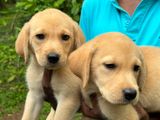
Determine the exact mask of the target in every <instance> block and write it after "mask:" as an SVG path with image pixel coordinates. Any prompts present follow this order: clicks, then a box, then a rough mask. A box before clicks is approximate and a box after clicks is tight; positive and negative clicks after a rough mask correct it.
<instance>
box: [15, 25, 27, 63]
mask: <svg viewBox="0 0 160 120" xmlns="http://www.w3.org/2000/svg"><path fill="white" fill-rule="evenodd" d="M28 42H29V23H25V25H24V26H23V27H22V29H21V31H20V33H19V34H18V37H17V40H16V44H15V48H16V52H17V54H19V55H20V56H22V57H24V59H25V63H27V61H28V56H29V52H28Z"/></svg>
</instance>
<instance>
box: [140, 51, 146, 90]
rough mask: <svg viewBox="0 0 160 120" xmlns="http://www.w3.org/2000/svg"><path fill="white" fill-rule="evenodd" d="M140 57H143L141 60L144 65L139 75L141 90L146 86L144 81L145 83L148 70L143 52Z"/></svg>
mask: <svg viewBox="0 0 160 120" xmlns="http://www.w3.org/2000/svg"><path fill="white" fill-rule="evenodd" d="M140 59H141V62H142V66H141V70H140V74H139V76H138V86H139V90H140V91H141V90H142V89H143V86H144V83H145V79H146V74H147V70H146V64H145V60H144V57H143V55H142V54H141V58H140Z"/></svg>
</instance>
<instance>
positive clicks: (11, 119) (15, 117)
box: [2, 106, 23, 120]
mask: <svg viewBox="0 0 160 120" xmlns="http://www.w3.org/2000/svg"><path fill="white" fill-rule="evenodd" d="M22 113H23V106H22V107H21V108H20V111H19V112H16V113H13V114H5V115H4V116H3V117H2V120H20V119H21V117H22Z"/></svg>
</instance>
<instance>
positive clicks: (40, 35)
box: [36, 34, 45, 40]
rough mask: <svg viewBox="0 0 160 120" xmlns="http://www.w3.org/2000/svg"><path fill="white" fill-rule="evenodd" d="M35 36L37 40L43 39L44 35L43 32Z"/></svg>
mask: <svg viewBox="0 0 160 120" xmlns="http://www.w3.org/2000/svg"><path fill="white" fill-rule="evenodd" d="M36 38H37V39H39V40H43V39H44V38H45V35H44V34H37V35H36Z"/></svg>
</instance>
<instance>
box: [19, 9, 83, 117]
mask: <svg viewBox="0 0 160 120" xmlns="http://www.w3.org/2000/svg"><path fill="white" fill-rule="evenodd" d="M82 43H84V37H83V34H82V32H81V30H80V28H79V27H78V25H77V23H76V22H74V21H73V20H72V19H71V18H70V17H69V16H67V15H66V14H64V13H63V12H61V11H59V10H57V9H46V10H44V11H41V12H38V13H37V14H35V15H34V16H33V17H32V18H31V20H29V22H27V23H26V24H25V25H24V26H23V28H22V30H21V31H20V33H19V35H18V38H17V40H16V51H17V53H18V54H19V55H21V56H24V58H25V62H26V63H27V62H29V66H28V69H27V73H26V81H27V84H28V88H29V92H28V94H27V98H26V103H25V108H24V113H23V117H22V120H36V119H38V115H39V112H40V109H41V107H42V104H43V101H44V96H45V95H44V91H43V87H42V77H43V74H44V69H49V70H53V72H52V77H51V87H52V89H53V91H54V95H55V98H56V100H57V102H58V105H57V109H56V111H55V113H54V114H52V115H53V116H51V115H50V118H48V119H53V120H71V119H72V117H73V115H74V113H75V112H76V111H77V109H78V108H79V104H80V80H79V79H78V77H76V76H75V75H74V74H73V73H72V72H71V71H70V69H69V67H68V66H67V64H66V63H67V58H68V55H69V54H70V53H71V52H72V51H73V50H75V49H76V48H78V47H79V46H80V45H81V44H82ZM75 101H76V102H75ZM52 113H53V112H52Z"/></svg>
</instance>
